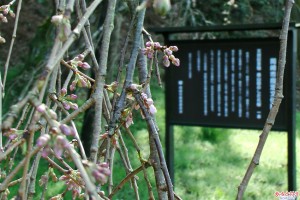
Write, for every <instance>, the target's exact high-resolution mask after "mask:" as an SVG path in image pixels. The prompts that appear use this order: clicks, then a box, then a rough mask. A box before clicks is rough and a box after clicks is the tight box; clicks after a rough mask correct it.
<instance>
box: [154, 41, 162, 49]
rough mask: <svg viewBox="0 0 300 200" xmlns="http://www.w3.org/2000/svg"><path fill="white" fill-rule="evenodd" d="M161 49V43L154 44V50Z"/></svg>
mask: <svg viewBox="0 0 300 200" xmlns="http://www.w3.org/2000/svg"><path fill="white" fill-rule="evenodd" d="M160 48H161V45H160V43H159V42H154V49H156V50H158V49H160Z"/></svg>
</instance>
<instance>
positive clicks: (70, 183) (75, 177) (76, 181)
mask: <svg viewBox="0 0 300 200" xmlns="http://www.w3.org/2000/svg"><path fill="white" fill-rule="evenodd" d="M71 177H72V178H71ZM59 180H60V181H64V182H65V184H66V186H67V188H68V190H69V191H71V190H72V197H73V199H76V197H78V196H79V195H80V192H81V185H84V182H83V180H82V178H81V176H80V172H78V171H75V170H73V171H72V172H71V174H70V175H68V176H66V175H62V176H61V177H60V178H59Z"/></svg>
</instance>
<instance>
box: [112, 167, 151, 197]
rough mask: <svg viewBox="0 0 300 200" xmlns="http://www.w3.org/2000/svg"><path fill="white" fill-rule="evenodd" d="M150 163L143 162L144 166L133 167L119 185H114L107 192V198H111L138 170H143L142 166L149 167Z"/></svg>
mask: <svg viewBox="0 0 300 200" xmlns="http://www.w3.org/2000/svg"><path fill="white" fill-rule="evenodd" d="M150 166H151V165H150V163H148V162H146V163H145V164H144V166H143V165H142V166H140V167H138V168H137V169H135V170H134V171H132V172H131V173H130V174H128V175H127V176H126V177H125V178H124V179H123V180H122V181H121V182H120V183H119V185H117V186H116V187H115V189H114V190H113V191H112V192H111V193H110V194H109V196H108V198H109V199H112V197H113V196H114V195H115V194H116V193H117V192H118V191H119V190H121V189H122V187H123V186H124V185H125V183H127V182H128V181H130V180H131V179H132V178H133V177H134V176H135V175H136V174H138V173H139V172H140V171H142V170H143V168H148V167H150Z"/></svg>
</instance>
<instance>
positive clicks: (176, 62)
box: [172, 58, 180, 67]
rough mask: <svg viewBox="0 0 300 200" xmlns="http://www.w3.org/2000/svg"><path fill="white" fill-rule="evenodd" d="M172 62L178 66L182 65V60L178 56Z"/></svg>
mask: <svg viewBox="0 0 300 200" xmlns="http://www.w3.org/2000/svg"><path fill="white" fill-rule="evenodd" d="M172 63H173V65H175V66H177V67H178V66H179V65H180V60H179V59H178V58H175V59H173V60H172Z"/></svg>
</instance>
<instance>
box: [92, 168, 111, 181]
mask: <svg viewBox="0 0 300 200" xmlns="http://www.w3.org/2000/svg"><path fill="white" fill-rule="evenodd" d="M110 174H111V172H110V169H109V165H108V164H107V163H100V164H97V165H96V166H95V168H94V169H93V170H92V175H93V177H94V178H95V179H96V181H97V182H99V183H100V184H102V185H103V184H105V183H106V182H107V178H108V176H109V175H110Z"/></svg>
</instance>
